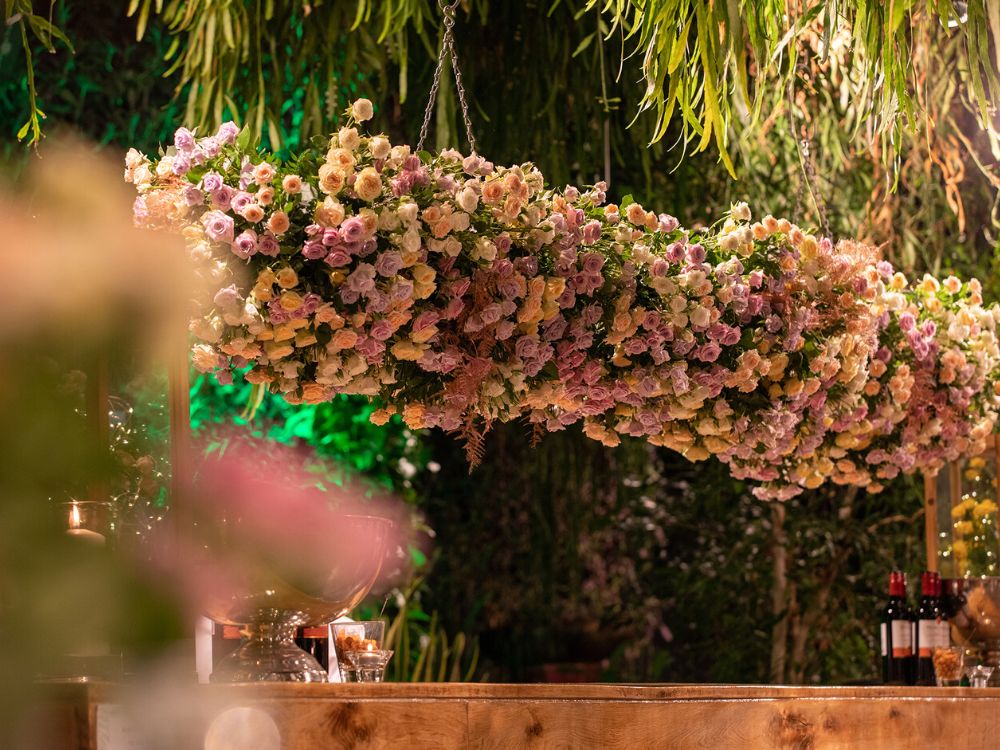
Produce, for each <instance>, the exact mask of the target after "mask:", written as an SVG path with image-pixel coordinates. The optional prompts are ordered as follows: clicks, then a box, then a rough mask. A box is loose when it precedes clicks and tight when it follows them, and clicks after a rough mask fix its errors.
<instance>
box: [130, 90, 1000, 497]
mask: <svg viewBox="0 0 1000 750" xmlns="http://www.w3.org/2000/svg"><path fill="white" fill-rule="evenodd" d="M371 116H372V104H371V102H369V101H368V100H365V99H361V100H359V101H357V102H355V103H354V105H353V106H352V107H351V108H350V109H349V110H348V111H347V113H346V116H345V119H346V122H345V123H344V126H343V127H342V128H341V129H340V131H339V132H338V133H336V134H335V135H334V136H333V137H332V138H331V140H330V143H329V145H328V147H327V146H326V145H325V144H324V145H323V146H322V147H319V148H312V149H309V150H306V151H305V152H303V153H302V154H300V155H298V156H297V157H295V158H292V159H289V160H287V161H284V162H281V161H279V160H278V159H276V158H275V157H273V156H272V155H268V154H261V153H259V152H258V150H257V149H255V148H253V147H251V145H250V144H249V138H248V136H246V135H245V134H241V133H240V132H239V129H238V128H237V126H236V125H234V124H232V123H226V124H225V125H223V126H222V127H221V128H220V129H219V131H218V132H217V133H216V134H214V135H211V136H207V137H202V138H196V136H195V134H194V133H192V132H191V131H189V130H187V129H184V128H181V129H180V130H178V131H177V133H176V135H175V138H174V147H173V148H172V149H170V150H169V151H168V153H167V154H165V155H164V156H162V157H161V158H159V159H158V160H155V161H151V160H150V159H148V158H147V157H146V156H144V155H142V154H140V153H139V152H137V151H135V150H132V151H130V152H129V155H128V157H127V168H126V172H125V176H126V179H127V180H128V181H130V182H132V183H133V184H134V185H135V186H136V188H137V190H138V192H139V196H138V198H137V200H136V203H135V215H136V219H137V221H138V222H140V223H141V224H143V225H146V226H149V227H156V228H172V229H177V230H180V231H182V232H183V233H184V234H185V236H186V237H187V238H188V239H189V244H190V248H191V255H192V258H193V260H194V262H195V263H196V264H197V265H198V267H199V268H200V269H201V271H202V273H204V274H205V275H207V276H208V277H209V278H210V280H211V282H212V287H213V288H214V289H216V290H217V292H216V293H215V294H214V297H213V298H212V299H206V300H202V308H201V309H200V310H199V311H198V312H197V314H196V316H195V317H194V319H193V320H192V322H191V331H192V333H193V334H194V336H195V337H196V338H197V340H198V343H197V344H196V345H195V346H194V351H193V357H194V364H195V366H196V367H197V368H198V369H199V370H201V371H203V372H215V374H216V376H217V377H218V378H219V379H220V380H221V381H223V382H229V381H230V380H231V378H232V376H233V373H234V372H235V371H241V372H243V373H244V375H243V376H244V377H245V378H246V379H247V380H248V381H250V382H252V383H255V384H258V385H259V387H260V389H261V392H263V390H264V389H267V390H269V391H271V392H272V393H276V394H280V395H281V396H283V397H284V398H285V399H287V400H288V401H290V402H293V403H298V402H309V403H315V402H320V401H325V400H328V399H331V398H333V397H334V396H336V395H337V394H344V393H351V394H363V395H367V396H371V397H377V398H378V399H379V400H380V402H381V403H382V404H384V407H383V408H381V409H379V410H378V411H376V412H375V414H374V415H373V420H375V421H377V422H385V421H386V420H388V419H389V418H390V416H391V415H393V414H397V413H398V414H400V415H401V417H402V419H403V421H404V422H405V423H406V424H407V425H409V426H410V427H412V428H426V427H440V428H443V429H445V430H449V431H453V432H457V433H460V434H461V435H463V436H464V437H465V439H466V440H467V441H468V445H469V453H470V459H471V460H472V461H473V462H474V461H475V460H477V458H478V457H479V456H480V455H481V452H482V436H483V434H484V432H485V431H486V430H487V429H488V428H489V426H490V425H491V424H492V423H493V422H496V421H507V420H512V419H516V418H520V417H525V418H527V420H528V421H530V422H531V423H532V424H534V425H535V428H536V430H538V431H553V430H561V429H564V428H566V427H567V426H569V425H572V424H574V423H577V422H582V425H583V430H584V431H585V432H586V434H587V435H589V436H590V437H592V438H594V439H596V440H600V441H601V442H603V443H605V444H606V445H615V444H617V443H618V442H619V440H620V436H622V435H629V436H634V437H640V438H645V439H647V440H649V441H650V442H652V443H655V444H657V445H663V446H667V447H669V448H672V449H674V450H677V451H679V452H681V453H682V454H683V455H685V456H686V457H688V458H689V459H692V460H702V459H705V458H708V457H709V456H711V455H714V456H717V457H718V458H719V459H721V460H722V461H724V462H725V463H727V464H728V465H729V466H730V468H731V470H732V472H733V474H734V475H735V476H737V477H739V478H745V479H750V480H754V481H757V482H759V483H760V486H758V487H757V488H756V489H755V492H756V493H757V494H758V496H760V497H767V498H778V499H781V498H788V497H792V496H794V495H795V494H797V493H799V492H801V491H802V489H804V488H814V487H817V486H819V485H820V484H821V483H823V482H824V481H826V480H828V479H832V480H833V481H835V482H838V483H845V484H855V485H859V486H863V487H867V488H868V489H869V490H870V491H878V490H879V489H881V487H882V484H883V483H884V482H885V481H886V480H888V479H891V478H893V477H895V476H896V475H898V474H899V473H901V472H903V473H905V472H911V471H914V470H916V469H917V468H920V469H923V470H932V471H933V470H936V469H937V468H939V467H940V466H942V465H943V464H944V462H946V461H950V460H954V459H956V458H958V457H960V456H962V455H967V454H971V453H976V452H978V451H979V450H980V449H981V446H982V444H983V441H984V439H985V437H986V436H987V435H988V434H990V432H991V431H992V429H993V425H994V421H995V418H996V410H997V403H998V396H997V388H996V387H995V383H996V376H997V374H998V372H997V371H998V367H1000V349H998V343H997V338H996V324H997V321H998V319H1000V309H998V308H997V307H995V306H993V307H989V308H986V307H983V300H982V296H981V288H980V285H979V283H978V282H977V281H975V280H972V281H969V282H967V283H963V282H961V281H959V280H958V279H956V278H955V277H948V278H947V279H945V280H944V281H943V282H939V281H937V280H935V279H933V278H931V277H929V276H928V277H924V279H923V280H920V281H918V282H916V283H912V282H910V281H908V280H907V279H906V278H905V277H904V276H903V275H902V274H900V273H896V272H894V270H893V268H892V267H891V266H890V265H889V264H888V263H886V262H884V261H880V260H879V259H878V257H877V254H876V252H875V250H874V249H873V248H870V247H867V246H863V245H860V244H857V243H854V242H850V241H841V242H839V243H837V244H834V243H833V242H832V241H831V240H830V239H828V238H820V237H816V236H814V235H812V234H810V233H808V232H807V231H804V230H803V229H800V228H799V227H797V226H795V225H794V224H792V223H791V222H789V221H787V220H785V219H776V218H774V217H772V216H766V217H764V218H762V219H760V220H758V221H754V219H753V217H752V215H751V211H750V209H749V207H748V206H747V205H746V204H737V205H735V206H733V208H732V210H731V211H730V212H729V214H728V216H726V217H725V218H724V219H723V220H721V221H720V222H719V223H717V224H716V225H714V226H713V227H711V228H709V229H707V230H704V231H697V232H695V231H688V230H686V229H684V228H682V227H680V226H678V222H677V220H675V219H674V218H672V217H671V216H668V215H665V214H659V215H657V214H655V213H653V212H651V211H648V210H646V209H645V208H644V207H643V206H642V205H640V204H639V203H637V202H634V201H632V200H630V199H629V198H626V199H624V200H623V201H622V203H621V205H616V204H612V203H608V202H607V201H606V195H605V191H606V186H605V185H603V184H601V183H598V184H597V185H595V186H593V187H591V188H588V189H578V188H575V187H572V186H568V187H566V188H564V189H562V190H555V189H552V188H549V187H547V186H546V185H545V183H544V179H543V176H542V175H541V173H540V172H539V171H538V170H537V169H536V168H535V167H534V166H533V165H531V164H530V163H526V164H522V165H520V166H515V167H495V166H494V165H493V164H491V163H490V162H488V161H486V160H485V159H483V158H482V157H480V156H477V155H475V154H473V155H470V156H463V155H462V154H460V153H459V152H457V151H453V150H446V151H442V152H441V153H439V154H437V155H431V154H428V153H426V152H423V151H419V152H417V153H413V152H412V151H411V149H410V147H408V146H405V145H395V146H394V145H392V144H391V143H390V142H389V140H388V139H387V138H386V137H385V136H384V135H372V136H368V135H365V134H363V133H362V132H360V131H359V129H358V125H359V124H360V123H362V122H364V121H366V120H368V119H370V118H371Z"/></svg>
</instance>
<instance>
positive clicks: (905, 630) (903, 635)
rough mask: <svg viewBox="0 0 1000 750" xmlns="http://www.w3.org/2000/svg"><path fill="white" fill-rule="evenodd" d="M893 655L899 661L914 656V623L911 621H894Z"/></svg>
mask: <svg viewBox="0 0 1000 750" xmlns="http://www.w3.org/2000/svg"><path fill="white" fill-rule="evenodd" d="M892 655H893V656H894V657H896V658H897V659H899V658H905V657H907V656H912V655H913V623H912V622H910V621H909V620H893V621H892Z"/></svg>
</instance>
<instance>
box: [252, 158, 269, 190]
mask: <svg viewBox="0 0 1000 750" xmlns="http://www.w3.org/2000/svg"><path fill="white" fill-rule="evenodd" d="M273 179H274V167H272V166H271V165H270V164H268V163H267V162H266V161H262V162H261V163H260V164H258V165H257V166H256V167H254V168H253V181H254V182H256V183H257V184H258V185H266V184H267V183H269V182H270V181H271V180H273Z"/></svg>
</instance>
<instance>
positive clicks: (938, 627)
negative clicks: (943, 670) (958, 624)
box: [933, 620, 951, 648]
mask: <svg viewBox="0 0 1000 750" xmlns="http://www.w3.org/2000/svg"><path fill="white" fill-rule="evenodd" d="M933 643H934V648H948V647H949V646H950V645H951V628H950V627H949V626H948V621H947V620H935V621H934V640H933Z"/></svg>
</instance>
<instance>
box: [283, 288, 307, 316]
mask: <svg viewBox="0 0 1000 750" xmlns="http://www.w3.org/2000/svg"><path fill="white" fill-rule="evenodd" d="M281 307H282V308H283V309H285V310H287V311H288V312H292V311H294V310H298V309H299V308H300V307H302V295H301V294H299V293H298V292H285V293H284V294H282V295H281Z"/></svg>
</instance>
